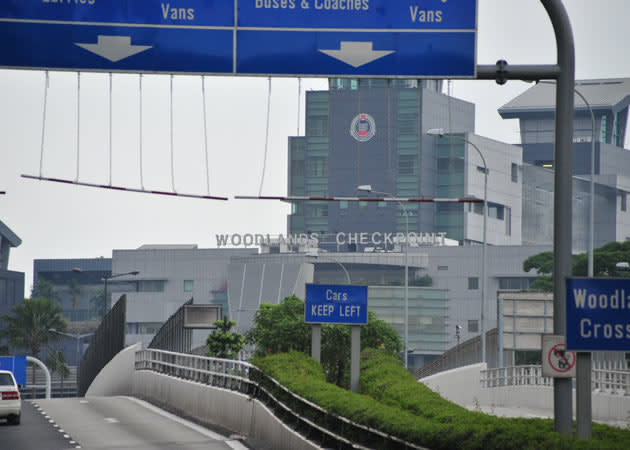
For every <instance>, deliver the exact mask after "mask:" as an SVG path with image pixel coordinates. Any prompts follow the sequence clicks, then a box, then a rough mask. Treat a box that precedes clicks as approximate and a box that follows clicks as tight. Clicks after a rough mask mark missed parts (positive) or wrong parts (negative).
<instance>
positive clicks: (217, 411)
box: [131, 371, 320, 450]
mask: <svg viewBox="0 0 630 450" xmlns="http://www.w3.org/2000/svg"><path fill="white" fill-rule="evenodd" d="M132 378H133V380H132V385H133V389H132V393H131V394H132V395H133V396H135V397H138V398H141V399H144V400H146V401H148V402H150V403H153V404H155V405H157V406H160V407H162V408H164V409H167V410H169V411H171V412H173V413H175V414H179V415H182V416H184V417H189V418H192V419H194V420H196V421H199V422H200V423H205V424H208V425H219V426H221V427H223V428H227V429H229V430H231V431H233V432H235V433H238V434H240V435H243V436H247V437H250V438H253V439H257V440H261V441H263V442H265V443H266V444H267V445H269V446H270V447H271V448H273V449H286V450H311V449H319V448H320V447H318V446H317V445H315V444H314V443H312V442H310V441H308V440H306V439H305V438H304V437H303V436H301V435H299V434H298V433H296V432H295V431H293V430H292V429H290V428H288V427H287V426H286V425H284V424H283V423H282V422H281V421H279V420H278V419H277V418H276V417H275V416H274V415H273V414H272V412H271V411H270V410H269V409H268V408H267V407H266V406H265V405H264V404H262V403H260V402H259V401H258V400H253V399H251V398H250V397H248V396H246V395H243V394H241V393H238V392H234V391H229V390H226V389H221V388H216V387H212V386H207V385H205V384H201V383H196V382H193V381H189V380H182V379H178V378H173V377H169V376H167V375H163V374H160V373H155V372H150V371H135V372H134V373H133V377H132Z"/></svg>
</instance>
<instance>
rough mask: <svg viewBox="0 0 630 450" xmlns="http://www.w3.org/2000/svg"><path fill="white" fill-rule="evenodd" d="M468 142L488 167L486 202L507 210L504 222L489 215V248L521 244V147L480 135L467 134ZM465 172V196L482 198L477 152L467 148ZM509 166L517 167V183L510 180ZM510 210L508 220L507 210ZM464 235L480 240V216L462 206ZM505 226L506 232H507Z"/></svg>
mask: <svg viewBox="0 0 630 450" xmlns="http://www.w3.org/2000/svg"><path fill="white" fill-rule="evenodd" d="M466 139H468V140H469V141H470V142H472V143H473V144H475V145H476V146H477V147H478V148H479V151H480V152H481V154H482V155H483V158H484V159H485V162H486V165H487V167H488V171H489V173H488V202H492V203H498V204H500V205H503V206H504V207H506V209H505V214H504V218H503V220H501V219H497V218H494V217H490V216H488V218H487V242H488V243H489V244H491V245H520V244H521V214H522V186H523V180H522V178H523V175H522V173H521V172H522V171H521V167H522V165H523V153H522V149H521V148H520V147H517V146H514V145H509V144H505V143H502V142H498V141H493V140H492V139H487V138H484V137H481V136H476V135H473V134H468V135H467V136H466ZM466 161H467V162H466V169H465V181H464V182H465V183H466V188H465V195H467V196H472V197H477V198H481V199H483V196H484V174H483V172H481V171H479V170H478V167H481V168H483V161H482V159H481V157H480V156H479V153H478V152H477V151H476V150H475V149H474V148H473V147H472V146H471V145H470V144H468V145H467V153H466ZM512 164H516V165H517V168H518V177H517V181H516V182H514V181H512ZM507 208H509V218H508V210H507ZM465 211H466V213H465V219H464V227H465V232H464V236H465V238H466V239H468V240H473V241H478V242H482V241H483V216H482V215H481V214H477V213H475V212H473V211H471V210H470V208H469V206H468V205H466V206H465ZM508 223H509V224H510V225H509V229H508Z"/></svg>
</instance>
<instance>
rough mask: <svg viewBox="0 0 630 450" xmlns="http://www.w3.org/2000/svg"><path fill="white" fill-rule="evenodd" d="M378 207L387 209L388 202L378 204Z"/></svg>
mask: <svg viewBox="0 0 630 450" xmlns="http://www.w3.org/2000/svg"><path fill="white" fill-rule="evenodd" d="M376 205H377V206H378V207H379V208H387V202H378V203H377V204H376Z"/></svg>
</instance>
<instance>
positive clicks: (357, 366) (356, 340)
mask: <svg viewBox="0 0 630 450" xmlns="http://www.w3.org/2000/svg"><path fill="white" fill-rule="evenodd" d="M350 328H351V331H350V339H351V342H350V390H351V391H352V392H359V376H360V375H359V373H360V370H361V326H360V325H352V327H350Z"/></svg>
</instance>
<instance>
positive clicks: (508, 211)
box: [505, 206, 512, 236]
mask: <svg viewBox="0 0 630 450" xmlns="http://www.w3.org/2000/svg"><path fill="white" fill-rule="evenodd" d="M505 235H506V236H512V208H510V207H508V206H506V207H505Z"/></svg>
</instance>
